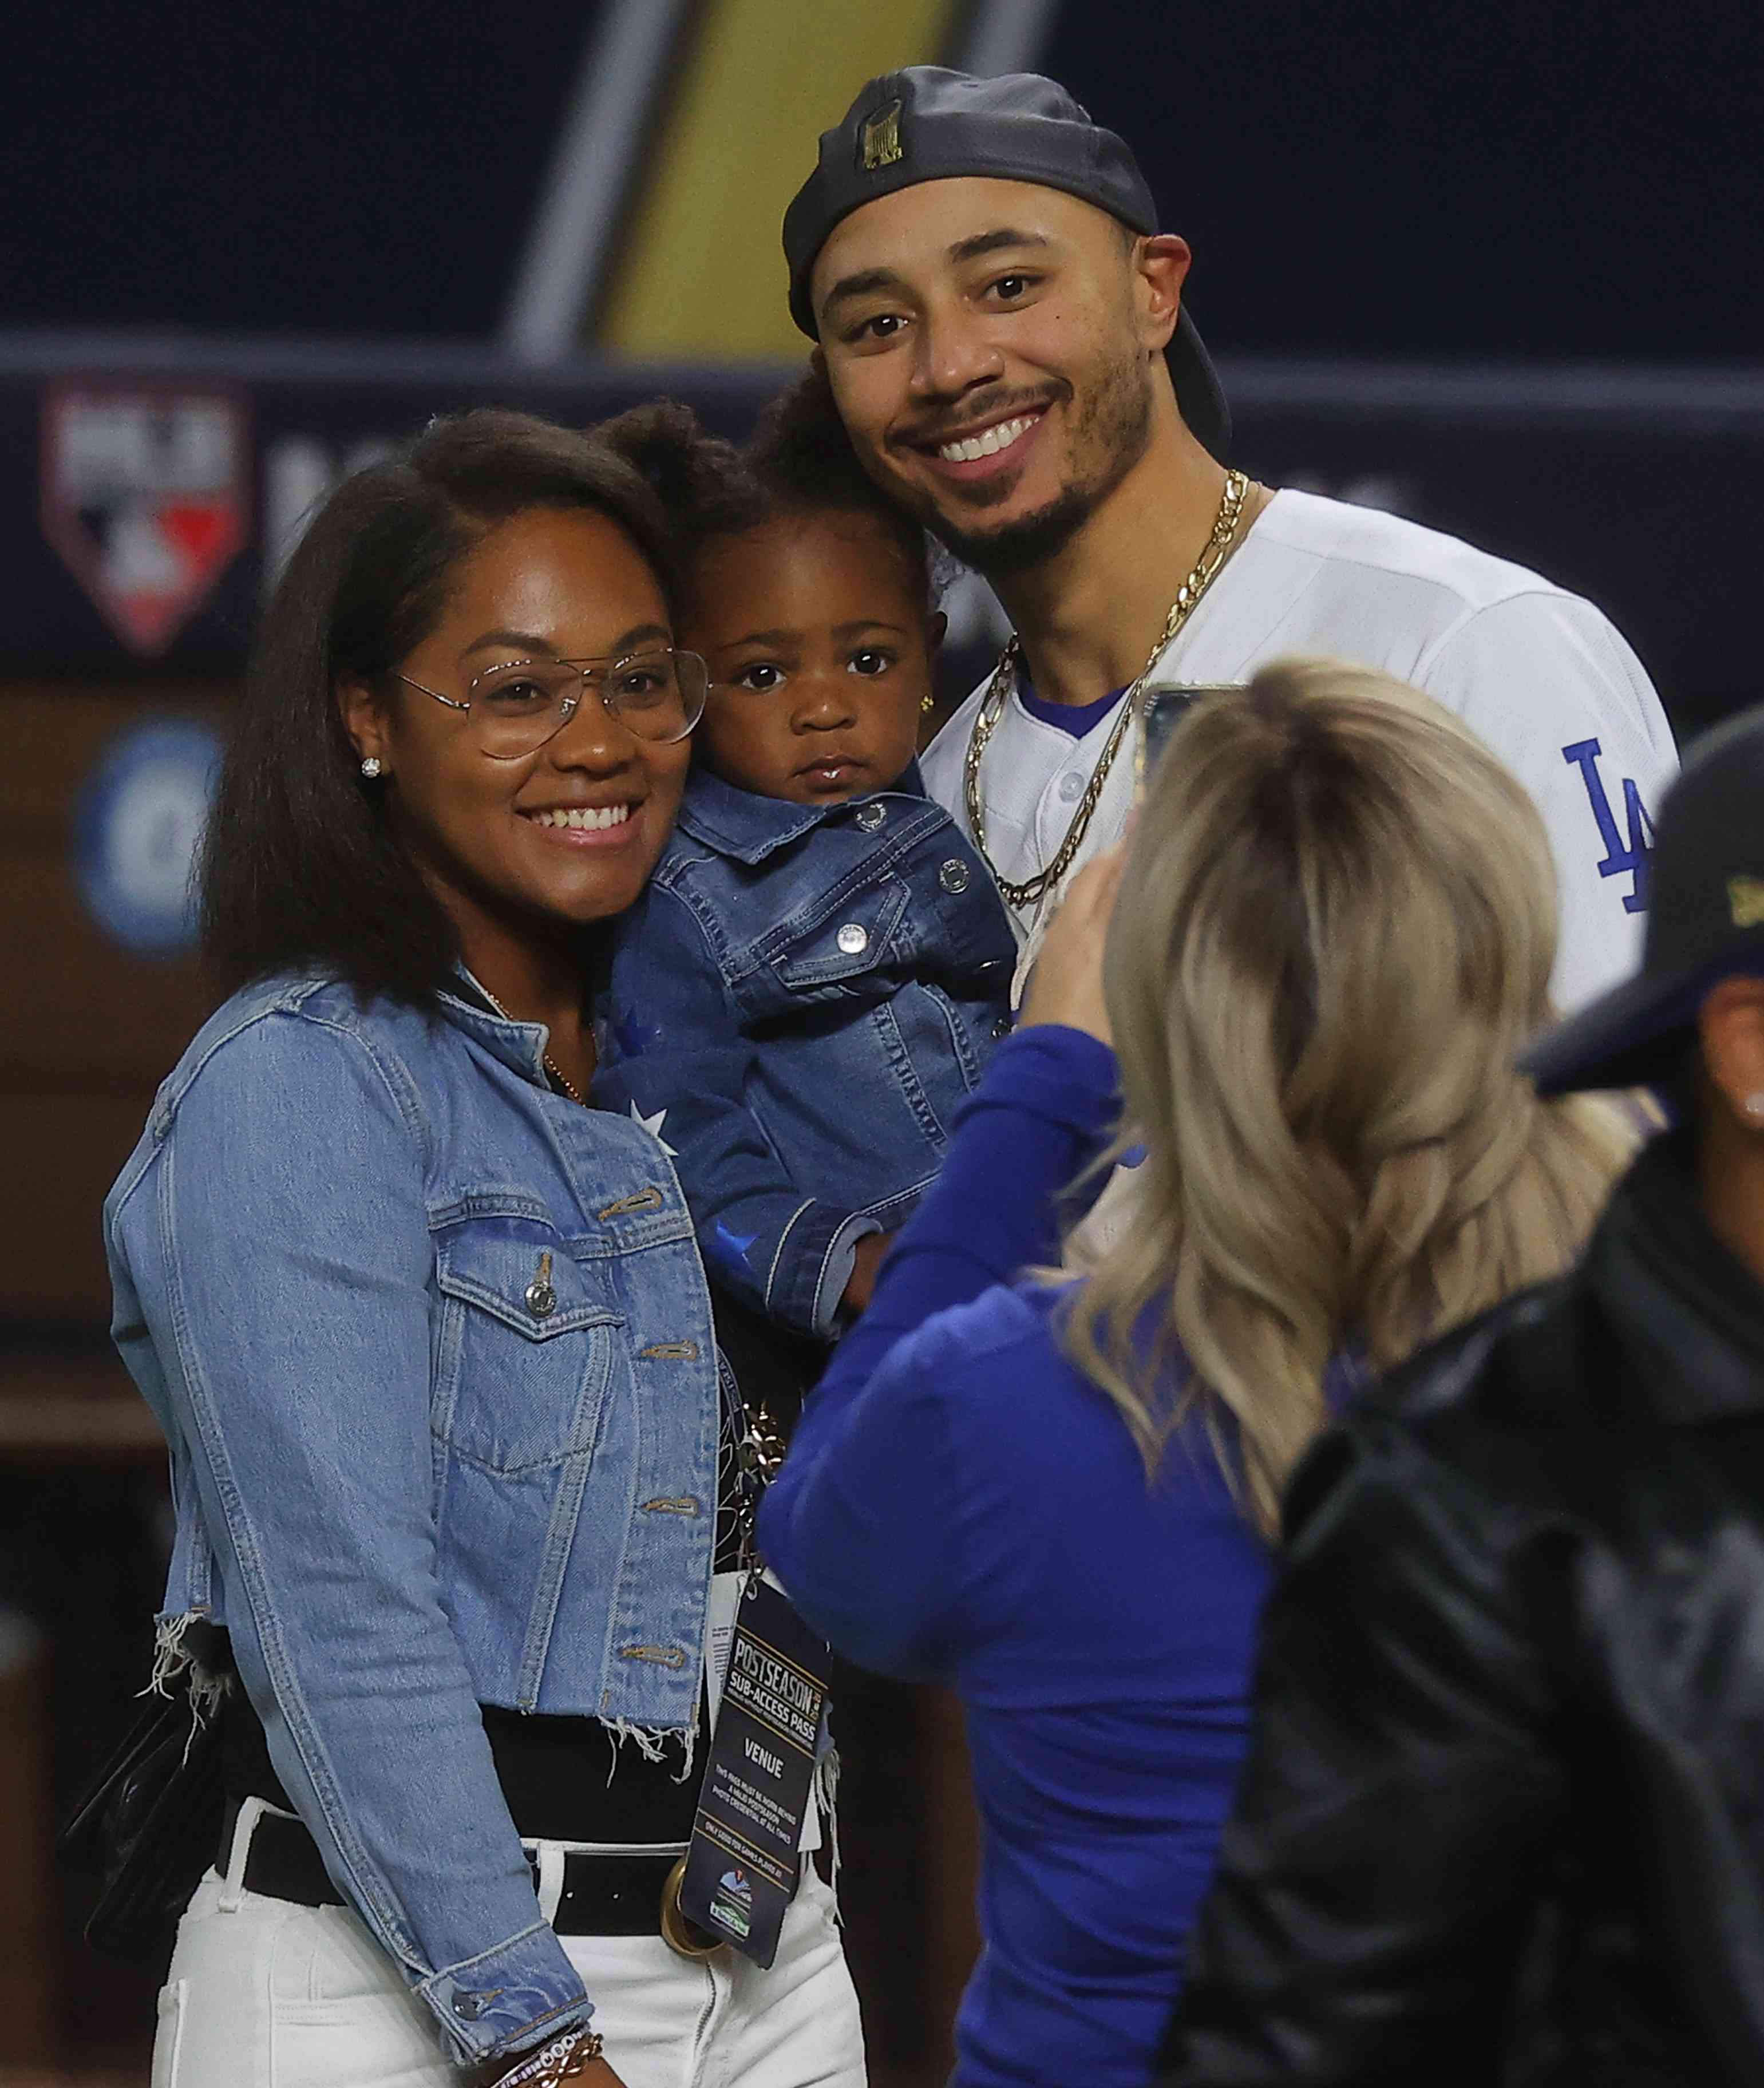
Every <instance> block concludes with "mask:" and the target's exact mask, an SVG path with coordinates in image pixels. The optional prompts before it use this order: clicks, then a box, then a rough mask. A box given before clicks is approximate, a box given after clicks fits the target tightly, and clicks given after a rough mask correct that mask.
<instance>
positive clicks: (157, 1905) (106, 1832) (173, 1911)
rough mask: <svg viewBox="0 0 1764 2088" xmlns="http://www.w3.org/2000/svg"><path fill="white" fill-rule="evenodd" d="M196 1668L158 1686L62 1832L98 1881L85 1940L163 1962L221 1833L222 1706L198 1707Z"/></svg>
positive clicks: (150, 1962)
mask: <svg viewBox="0 0 1764 2088" xmlns="http://www.w3.org/2000/svg"><path fill="white" fill-rule="evenodd" d="M193 1673H194V1670H193V1669H192V1667H191V1666H189V1665H187V1664H186V1665H185V1666H183V1667H181V1668H180V1669H179V1670H178V1672H177V1673H175V1674H174V1675H171V1676H170V1677H169V1679H167V1680H166V1681H165V1683H164V1684H163V1691H162V1690H161V1689H160V1688H156V1690H155V1691H154V1692H153V1693H152V1696H150V1697H149V1698H148V1703H147V1705H146V1708H145V1709H143V1711H142V1713H141V1714H140V1716H139V1718H137V1719H136V1720H135V1723H134V1725H133V1726H131V1728H130V1730H129V1731H128V1733H127V1735H126V1737H125V1738H124V1739H123V1741H122V1745H121V1746H120V1747H119V1748H118V1749H117V1751H116V1752H115V1753H114V1754H113V1756H111V1757H110V1759H109V1761H107V1762H106V1763H105V1766H104V1768H103V1769H101V1771H100V1772H99V1774H98V1776H97V1778H96V1780H95V1782H93V1783H92V1786H91V1788H90V1789H89V1790H88V1791H87V1792H86V1793H85V1795H84V1796H83V1798H81V1799H80V1800H79V1803H78V1805H77V1806H76V1807H75V1810H74V1813H73V1816H72V1817H71V1819H70V1820H69V1821H68V1822H67V1824H66V1826H64V1827H63V1828H62V1831H61V1834H60V1837H59V1838H58V1842H57V1846H58V1849H59V1850H60V1851H61V1853H62V1855H63V1856H65V1857H66V1858H67V1859H69V1860H70V1861H71V1862H73V1863H77V1864H79V1866H80V1867H81V1868H83V1869H88V1870H91V1871H93V1872H96V1874H97V1875H98V1876H99V1878H100V1880H101V1885H100V1889H99V1893H98V1898H97V1902H96V1905H95V1906H93V1908H92V1913H91V1915H90V1916H89V1917H88V1919H87V1922H86V1940H87V1941H88V1943H89V1944H91V1945H92V1948H93V1949H95V1950H99V1951H101V1952H103V1953H105V1956H107V1957H123V1958H126V1959H127V1960H129V1962H131V1963H133V1964H136V1965H139V1966H143V1967H145V1968H147V1969H148V1970H156V1971H159V1972H163V1971H164V1970H165V1966H166V1965H167V1963H168V1962H169V1961H170V1957H171V1953H172V1945H173V1941H174V1940H175V1939H176V1936H177V1933H178V1917H179V1916H180V1915H182V1913H183V1910H184V1908H185V1906H186V1905H187V1904H188V1902H189V1899H190V1895H191V1893H193V1892H194V1891H195V1889H196V1885H197V1884H198V1882H199V1880H200V1879H201V1877H202V1875H203V1872H205V1871H206V1870H207V1869H208V1867H209V1866H210V1865H211V1864H212V1863H213V1861H214V1859H215V1851H216V1848H217V1847H218V1846H219V1843H220V1816H221V1810H222V1807H223V1803H224V1792H223V1783H222V1777H221V1765H220V1708H219V1706H218V1705H215V1706H213V1707H212V1708H210V1709H208V1710H207V1711H206V1712H205V1713H199V1710H198V1707H197V1704H196V1701H195V1698H194V1696H192V1693H191V1679H192V1675H193Z"/></svg>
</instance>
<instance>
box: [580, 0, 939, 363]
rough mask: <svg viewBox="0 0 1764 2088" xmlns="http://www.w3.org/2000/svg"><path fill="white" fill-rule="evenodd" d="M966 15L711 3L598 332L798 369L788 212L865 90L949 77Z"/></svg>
mask: <svg viewBox="0 0 1764 2088" xmlns="http://www.w3.org/2000/svg"><path fill="white" fill-rule="evenodd" d="M954 15H957V5H956V4H955V0H708V4H707V5H706V6H704V7H703V8H702V9H701V10H700V15H699V19H698V23H697V26H696V30H695V32H694V34H693V36H692V39H691V45H690V47H689V48H688V49H687V53H686V55H685V58H684V62H683V65H682V67H681V74H680V77H679V79H677V80H676V81H675V82H674V83H673V84H672V86H671V87H670V89H669V91H668V92H667V95H666V97H665V100H664V103H663V106H662V113H661V117H660V120H659V122H658V123H657V126H656V128H655V131H654V133H653V137H652V138H651V139H649V141H648V142H646V143H644V145H643V146H641V147H640V152H641V154H642V158H641V160H640V162H639V165H638V167H637V169H636V179H637V182H638V189H637V197H636V207H635V208H634V210H633V212H632V219H631V224H630V228H629V230H628V231H627V234H626V237H625V239H624V242H623V246H622V250H621V252H620V255H619V263H618V266H617V268H616V270H615V271H614V276H613V279H612V284H611V288H610V290H609V292H608V294H607V297H606V304H605V306H604V308H603V316H602V321H601V324H600V327H599V328H598V337H599V342H600V345H601V346H602V348H603V349H605V350H606V352H607V353H610V354H613V355H615V356H624V357H632V358H639V357H663V358H667V359H670V360H679V361H685V362H694V361H700V362H701V361H710V362H794V361H796V360H797V359H798V358H799V357H800V356H802V355H803V353H805V352H806V350H807V342H806V341H805V340H804V339H803V336H802V335H801V334H799V332H797V331H796V328H795V327H794V325H793V324H792V323H791V321H790V314H789V312H788V310H786V306H785V297H786V289H787V287H788V281H787V278H786V273H785V268H784V255H783V250H782V248H781V246H780V243H779V239H780V228H781V225H782V224H783V221H784V211H785V206H786V204H787V203H789V202H790V198H791V197H792V196H793V195H795V193H796V191H797V190H798V189H799V187H800V186H802V184H803V182H804V181H805V180H806V179H807V178H808V176H809V175H810V174H811V173H812V172H813V171H814V166H815V155H816V146H817V143H818V140H819V139H820V134H821V132H822V131H824V130H826V129H827V128H828V126H829V125H831V124H833V123H837V122H838V120H839V118H841V116H842V115H843V114H844V113H845V112H846V108H847V107H848V106H849V105H850V102H851V100H852V98H853V96H854V95H855V94H856V93H857V92H858V88H860V87H861V86H863V83H864V82H865V80H867V79H870V78H871V76H872V75H875V74H876V73H881V72H892V71H894V70H895V68H896V67H897V66H904V65H923V64H931V63H935V62H936V60H937V59H938V58H940V56H941V55H942V53H943V51H944V46H945V42H946V40H947V38H948V35H949V32H950V25H951V18H952V17H953V16H954Z"/></svg>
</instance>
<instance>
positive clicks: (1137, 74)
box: [0, 0, 1764, 362]
mask: <svg viewBox="0 0 1764 2088" xmlns="http://www.w3.org/2000/svg"><path fill="white" fill-rule="evenodd" d="M866 4H879V5H884V6H885V5H886V0H866ZM32 17H33V19H32V20H31V22H30V24H29V26H28V28H27V29H26V31H25V47H24V53H23V63H22V66H20V69H19V71H18V73H16V74H15V75H14V77H13V80H12V90H13V91H11V92H9V94H8V96H7V110H6V121H5V125H4V143H3V146H0V151H3V152H4V156H5V157H6V160H9V161H10V162H11V172H10V173H9V175H8V177H7V180H6V210H5V212H4V220H5V221H4V223H3V224H0V280H3V281H4V283H5V285H6V308H7V322H8V323H12V324H18V323H52V324H53V323H59V324H68V323H87V322H101V323H158V324H167V325H174V326H179V327H211V328H213V327H218V328H225V329H228V330H236V329H239V328H254V329H255V328H259V327H280V328H290V329H293V330H295V331H298V332H308V333H310V332H320V333H323V332H339V333H341V332H347V333H354V334H359V333H364V332H366V333H375V332H383V333H398V334H412V333H431V334H441V335H454V336H461V335H472V334H483V333H486V332H488V331H489V330H490V328H491V327H493V326H494V324H495V319H496V316H497V314H498V312H499V310H500V307H501V305H502V302H503V296H504V294H505V293H506V290H507V286H508V282H509V276H510V270H511V267H512V262H513V258H514V254H515V251H516V247H517V246H518V242H519V237H520V231H521V229H522V228H523V227H524V224H525V221H526V219H527V215H528V212H529V208H530V206H531V203H532V199H533V195H534V192H535V190H536V187H537V183H538V182H539V180H540V178H541V175H542V169H543V167H544V165H545V161H546V152H547V150H548V148H549V145H550V138H551V135H552V131H553V128H554V122H555V119H556V117H557V114H558V112H559V108H560V106H561V105H562V101H563V96H564V95H565V93H566V92H567V87H568V83H569V80H570V78H571V75H572V71H573V68H574V66H575V64H576V60H577V58H578V55H579V53H580V49H581V47H582V42H583V39H584V36H585V34H586V32H587V28H588V26H589V23H590V21H591V20H592V17H593V8H592V7H591V6H582V5H580V4H574V5H570V4H563V0H499V4H497V5H496V6H495V7H490V6H485V5H484V4H482V0H430V4H427V5H425V6H422V7H420V8H419V7H417V6H411V5H409V4H408V0H407V4H403V5H379V6H362V5H361V4H360V0H309V4H306V5H302V6H294V5H292V4H290V0H257V4H254V5H251V6H242V5H241V4H239V0H182V4H180V5H179V6H178V7H176V8H175V9H173V8H148V7H143V6H140V5H139V4H138V0H74V4H69V5H66V6H58V7H55V8H49V7H45V6H38V7H36V8H35V9H33V10H32ZM1043 66H1044V67H1045V69H1046V70H1047V71H1050V72H1052V73H1054V74H1055V75H1057V76H1058V77H1060V79H1064V81H1066V82H1067V83H1068V84H1069V85H1070V86H1071V87H1072V88H1073V89H1074V90H1075V91H1076V92H1077V93H1078V94H1079V96H1081V98H1082V99H1083V100H1084V101H1086V102H1087V103H1088V104H1089V105H1090V108H1091V109H1092V111H1093V113H1095V114H1096V115H1097V116H1098V118H1101V119H1103V120H1104V121H1106V122H1110V123H1111V124H1113V125H1115V126H1116V127H1117V128H1119V129H1120V130H1122V131H1124V132H1125V133H1126V134H1127V135H1128V136H1129V137H1130V138H1131V139H1132V141H1133V143H1134V144H1135V146H1136V148H1137V150H1138V151H1139V152H1140V154H1141V157H1142V159H1143V161H1144V163H1145V168H1146V170H1147V172H1148V173H1149V175H1150V178H1151V180H1152V182H1153V185H1154V188H1155V190H1156V191H1157V193H1158V195H1159V197H1160V199H1162V202H1163V203H1164V206H1165V215H1166V218H1167V222H1168V223H1169V225H1171V228H1172V229H1176V230H1180V231H1182V232H1184V233H1187V235H1188V237H1189V238H1190V239H1191V240H1192V242H1193V243H1194V245H1195V246H1196V248H1197V252H1198V255H1199V272H1198V274H1197V277H1196V279H1195V284H1196V291H1195V294H1196V302H1197V306H1198V308H1199V309H1200V310H1201V315H1202V317H1203V318H1204V319H1205V323H1206V327H1207V330H1208V332H1209V334H1210V336H1211V337H1212V338H1213V339H1214V340H1215V342H1216V343H1217V344H1218V346H1219V347H1220V348H1222V349H1227V350H1235V351H1238V352H1258V353H1262V352H1270V353H1282V352H1289V351H1291V352H1307V353H1312V352H1323V353H1351V354H1357V355H1374V356H1389V357H1427V358H1433V357H1448V358H1454V359H1459V358H1486V357H1496V358H1501V359H1508V358H1551V357H1592V358H1597V359H1599V360H1601V361H1605V360H1611V359H1616V358H1625V357H1646V358H1650V359H1654V360H1663V361H1668V362H1686V361H1700V360H1711V361H1747V360H1750V359H1752V358H1753V357H1755V356H1756V355H1757V354H1758V340H1759V333H1758V318H1757V307H1758V295H1757V291H1756V288H1755V278H1756V275H1757V267H1758V229H1757V228H1758V178H1757V169H1758V149H1759V148H1758V139H1759V136H1760V131H1761V119H1764V10H1761V9H1760V8H1759V7H1758V5H1757V4H1756V0H1685V4H1681V5H1675V6H1670V7H1668V6H1650V5H1642V4H1638V0H1478V3H1477V4H1472V5H1470V6H1460V7H1452V6H1424V5H1420V4H1417V3H1416V0H1325V4H1321V5H1311V6H1305V5H1299V4H1296V0H1222V4H1209V5H1206V6H1197V5H1191V4H1173V0H1085V4H1084V5H1082V6H1066V7H1064V8H1062V9H1061V10H1060V15H1059V19H1058V20H1057V21H1056V24H1055V28H1054V30H1053V32H1052V35H1051V39H1050V41H1049V43H1048V45H1047V50H1046V53H1045V55H1044V58H1043ZM856 85H857V83H856V82H855V81H854V83H853V86H854V88H855V86H856ZM769 119H770V120H772V121H773V122H776V124H777V129H778V133H779V147H780V150H781V151H786V152H794V153H795V154H796V155H797V156H799V157H800V158H801V159H802V160H803V166H804V169H805V171H806V170H807V165H808V155H809V153H810V152H811V143H812V141H811V139H810V138H809V137H808V136H807V135H806V133H805V135H802V136H800V137H798V136H796V135H794V128H795V127H797V126H793V125H792V123H791V120H790V111H789V110H788V109H777V110H776V111H773V112H769Z"/></svg>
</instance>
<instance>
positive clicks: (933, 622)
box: [925, 609, 949, 660]
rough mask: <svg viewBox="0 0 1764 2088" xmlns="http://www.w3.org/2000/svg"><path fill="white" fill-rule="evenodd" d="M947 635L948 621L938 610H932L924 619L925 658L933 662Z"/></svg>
mask: <svg viewBox="0 0 1764 2088" xmlns="http://www.w3.org/2000/svg"><path fill="white" fill-rule="evenodd" d="M948 635H949V619H948V617H947V616H945V615H944V613H943V611H942V610H940V609H934V610H932V611H931V614H930V615H929V616H927V618H926V619H925V657H926V658H927V660H935V659H936V657H937V655H938V653H939V652H940V649H941V648H942V646H943V642H944V639H945V638H947V637H948Z"/></svg>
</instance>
